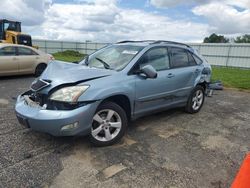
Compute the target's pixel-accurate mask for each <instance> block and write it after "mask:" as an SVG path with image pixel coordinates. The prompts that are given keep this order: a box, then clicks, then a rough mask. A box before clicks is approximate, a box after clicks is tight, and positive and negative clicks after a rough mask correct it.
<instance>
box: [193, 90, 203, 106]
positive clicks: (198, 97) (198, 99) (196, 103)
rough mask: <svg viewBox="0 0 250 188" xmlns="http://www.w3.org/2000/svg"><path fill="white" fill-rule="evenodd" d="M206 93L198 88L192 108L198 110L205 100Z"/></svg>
mask: <svg viewBox="0 0 250 188" xmlns="http://www.w3.org/2000/svg"><path fill="white" fill-rule="evenodd" d="M203 99H204V94H203V92H202V91H201V90H197V91H196V92H195V93H194V96H193V98H192V108H193V109H194V110H198V109H199V108H200V107H201V105H202V102H203Z"/></svg>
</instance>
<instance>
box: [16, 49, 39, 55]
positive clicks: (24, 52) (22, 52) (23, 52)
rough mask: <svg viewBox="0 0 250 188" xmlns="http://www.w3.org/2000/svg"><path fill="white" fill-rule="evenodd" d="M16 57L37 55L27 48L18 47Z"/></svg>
mask: <svg viewBox="0 0 250 188" xmlns="http://www.w3.org/2000/svg"><path fill="white" fill-rule="evenodd" d="M18 55H37V54H36V53H35V52H34V51H33V50H31V49H29V48H24V47H18Z"/></svg>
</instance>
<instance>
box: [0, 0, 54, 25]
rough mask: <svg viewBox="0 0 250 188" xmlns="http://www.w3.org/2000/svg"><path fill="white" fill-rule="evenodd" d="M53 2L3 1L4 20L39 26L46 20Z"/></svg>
mask: <svg viewBox="0 0 250 188" xmlns="http://www.w3.org/2000/svg"><path fill="white" fill-rule="evenodd" d="M50 5H51V0H39V1H34V0H1V5H0V7H1V8H0V15H1V17H2V18H7V19H12V20H18V21H22V22H23V24H24V25H28V26H30V25H39V24H41V23H42V22H43V21H44V20H45V12H46V10H47V9H48V8H49V7H50Z"/></svg>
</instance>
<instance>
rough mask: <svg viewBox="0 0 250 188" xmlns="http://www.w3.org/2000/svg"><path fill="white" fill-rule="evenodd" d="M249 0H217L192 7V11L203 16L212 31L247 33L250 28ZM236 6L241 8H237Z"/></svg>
mask: <svg viewBox="0 0 250 188" xmlns="http://www.w3.org/2000/svg"><path fill="white" fill-rule="evenodd" d="M249 3H250V1H245V0H239V1H232V0H226V1H224V2H222V1H217V2H211V3H208V4H205V5H199V6H196V7H195V8H193V10H192V11H193V13H194V14H196V15H198V16H204V17H205V18H206V19H207V20H208V22H209V23H210V25H211V26H213V29H212V31H214V32H218V33H221V34H236V33H239V34H241V33H248V32H249V31H250V30H249V28H250V9H248V8H247V7H248V6H249V5H250V4H249ZM237 7H240V8H243V10H239V9H238V8H237Z"/></svg>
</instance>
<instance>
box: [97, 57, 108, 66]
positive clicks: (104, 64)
mask: <svg viewBox="0 0 250 188" xmlns="http://www.w3.org/2000/svg"><path fill="white" fill-rule="evenodd" d="M95 59H97V60H98V61H100V62H101V63H102V64H103V66H104V68H105V69H110V65H109V64H108V63H106V62H105V61H103V60H102V59H100V58H98V57H96V58H95Z"/></svg>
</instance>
